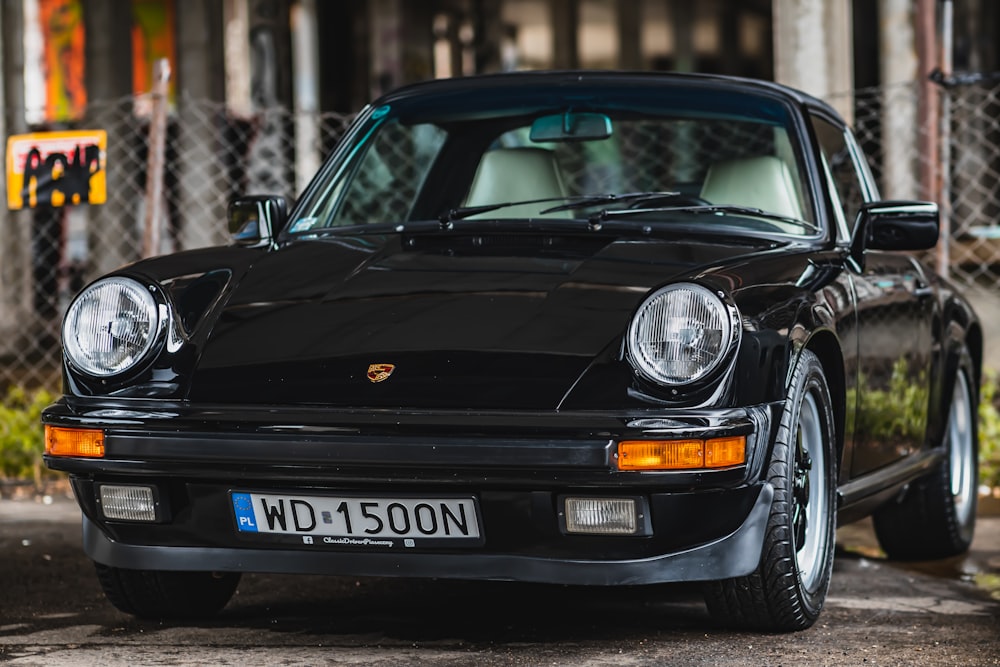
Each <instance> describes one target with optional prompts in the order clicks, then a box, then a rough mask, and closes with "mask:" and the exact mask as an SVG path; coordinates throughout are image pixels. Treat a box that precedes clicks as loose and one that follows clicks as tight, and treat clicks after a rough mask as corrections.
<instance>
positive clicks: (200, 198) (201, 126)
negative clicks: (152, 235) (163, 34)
mask: <svg viewBox="0 0 1000 667" xmlns="http://www.w3.org/2000/svg"><path fill="white" fill-rule="evenodd" d="M176 8H177V63H176V70H177V71H176V74H175V76H176V77H177V91H178V95H177V120H176V121H175V122H179V124H180V126H181V128H180V129H181V131H180V132H178V133H177V135H176V136H177V143H178V145H177V162H176V164H172V165H170V169H171V170H172V171H173V172H174V173H175V174H176V177H177V191H176V197H177V201H176V207H175V209H173V211H172V213H173V214H174V215H173V216H172V217H175V220H174V221H173V222H174V223H175V224H176V225H178V227H179V228H178V229H175V230H174V231H175V232H176V234H175V238H174V241H175V244H174V247H173V249H175V250H180V249H188V248H200V247H204V246H209V245H217V244H219V243H223V242H225V240H226V239H227V238H228V236H227V233H226V228H225V211H226V194H227V192H228V185H227V183H226V181H225V173H226V170H225V169H224V168H223V167H222V165H221V163H220V160H219V158H220V154H221V152H222V151H226V150H228V149H229V147H227V146H223V145H220V141H219V123H220V122H221V120H222V119H221V118H220V115H219V113H218V111H217V105H218V104H219V103H221V102H222V101H223V99H224V94H225V80H224V77H225V66H224V64H223V59H224V56H223V44H222V40H220V39H219V38H218V36H219V34H221V33H222V30H223V21H222V13H221V9H222V7H221V6H220V5H219V4H217V3H199V2H180V3H177V4H176Z"/></svg>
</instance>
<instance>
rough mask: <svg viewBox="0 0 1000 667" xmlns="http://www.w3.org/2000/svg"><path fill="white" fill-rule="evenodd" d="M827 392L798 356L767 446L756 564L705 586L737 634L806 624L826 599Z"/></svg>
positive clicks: (715, 610) (832, 500) (829, 502)
mask: <svg viewBox="0 0 1000 667" xmlns="http://www.w3.org/2000/svg"><path fill="white" fill-rule="evenodd" d="M831 406H832V402H831V399H830V390H829V387H828V385H827V382H826V376H825V375H824V373H823V366H822V364H821V363H820V361H819V359H818V358H817V357H816V355H815V354H813V353H812V352H810V351H808V350H806V351H803V353H802V355H801V357H800V358H799V362H798V364H797V366H796V368H795V373H794V375H793V377H792V382H791V387H790V388H789V392H788V399H787V400H786V402H785V408H784V412H783V413H782V417H781V424H780V426H779V427H778V434H777V437H776V439H775V442H774V448H773V451H772V454H771V460H770V464H769V466H768V472H767V477H768V482H769V483H770V484H771V485H772V486H773V487H774V501H773V502H772V504H771V513H770V516H769V517H768V522H767V533H766V535H765V537H764V547H763V550H762V552H761V558H760V564H759V565H758V566H757V569H756V570H755V571H754V572H753V573H751V574H750V575H748V576H745V577H737V578H734V579H725V580H722V581H713V582H709V583H708V584H706V585H705V589H704V594H705V603H706V604H707V606H708V611H709V613H710V614H711V615H712V617H713V618H714V619H715V620H717V621H718V622H720V623H722V624H723V625H725V626H728V627H732V628H740V629H752V630H764V631H769V632H789V631H793V630H803V629H805V628H808V627H809V626H811V625H812V624H813V623H814V622H815V621H816V618H817V617H818V616H819V614H820V611H822V609H823V603H824V602H825V600H826V593H827V590H828V589H829V586H830V574H831V572H832V570H833V552H834V545H835V530H836V479H837V476H836V468H837V463H836V431H835V425H834V417H833V409H832V407H831Z"/></svg>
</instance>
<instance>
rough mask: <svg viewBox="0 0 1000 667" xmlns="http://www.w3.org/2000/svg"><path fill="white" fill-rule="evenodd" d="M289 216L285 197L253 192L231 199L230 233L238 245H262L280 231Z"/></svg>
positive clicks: (228, 216)
mask: <svg viewBox="0 0 1000 667" xmlns="http://www.w3.org/2000/svg"><path fill="white" fill-rule="evenodd" d="M287 215H288V204H287V203H286V202H285V199H284V197H276V196H271V195H251V196H247V197H240V198H239V199H234V200H233V201H231V202H229V210H228V212H227V218H228V221H229V236H230V237H231V238H232V239H233V242H234V243H235V244H236V245H241V246H249V247H252V246H262V245H267V244H269V243H270V242H271V240H272V239H273V238H274V236H275V235H276V234H277V233H278V232H279V231H281V228H282V226H284V224H285V218H286V217H287Z"/></svg>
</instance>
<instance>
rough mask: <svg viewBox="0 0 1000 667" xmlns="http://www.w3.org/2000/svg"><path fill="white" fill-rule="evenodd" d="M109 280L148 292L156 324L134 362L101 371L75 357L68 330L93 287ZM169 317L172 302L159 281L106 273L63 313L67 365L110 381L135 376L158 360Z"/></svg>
mask: <svg viewBox="0 0 1000 667" xmlns="http://www.w3.org/2000/svg"><path fill="white" fill-rule="evenodd" d="M107 283H128V284H131V285H132V286H134V287H137V288H138V290H137V292H138V293H141V294H143V295H144V297H143V300H144V301H145V300H146V297H148V301H147V305H148V304H151V306H152V309H151V312H152V315H153V318H152V320H151V323H152V324H151V327H150V335H149V336H148V338H147V339H146V342H145V344H144V345H143V346H142V348H141V350H140V351H139V353H138V354H136V355H134V357H133V358H132V361H131V362H130V363H129V364H128V365H126V366H123V367H121V368H119V369H116V370H114V371H111V372H98V371H96V370H93V369H92V368H91V367H89V366H88V364H86V363H82V362H81V360H80V359H78V358H75V357H74V355H73V353H72V352H71V349H70V347H71V346H70V345H68V344H67V341H68V340H69V337H68V336H67V330H68V327H69V325H70V321H71V317H70V315H71V314H72V313H73V309H74V308H76V307H77V305H78V304H79V303H80V300H81V299H82V298H83V297H84V296H85V295H86V294H87V293H89V292H90V291H91V290H94V289H97V288H98V287H100V286H102V285H104V284H107ZM169 320H170V306H169V303H168V302H167V301H166V300H165V299H164V296H163V292H162V290H161V289H160V288H159V286H158V285H157V284H156V283H155V282H153V281H150V280H145V279H142V278H139V277H136V276H129V275H121V274H112V275H107V276H102V277H101V278H98V279H97V280H95V281H93V282H92V283H90V284H89V285H87V286H86V287H84V288H83V289H82V290H80V292H79V293H77V295H76V296H75V297H74V298H73V300H72V301H71V302H70V305H69V307H68V308H67V309H66V313H65V314H64V315H63V321H62V326H61V327H60V335H61V337H62V348H63V359H64V361H65V363H66V365H67V367H68V368H69V369H70V370H71V371H72V372H74V373H75V374H78V375H80V376H83V377H86V378H90V379H92V380H100V381H102V382H106V381H109V380H120V379H122V378H128V377H132V376H133V375H135V373H136V372H140V371H141V370H142V369H144V368H145V367H146V366H147V365H148V363H149V361H150V360H152V359H154V358H155V357H156V355H157V354H158V352H159V350H161V349H162V348H163V346H164V345H165V343H166V338H167V328H168V323H169Z"/></svg>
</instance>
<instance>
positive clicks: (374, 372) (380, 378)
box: [368, 364, 396, 382]
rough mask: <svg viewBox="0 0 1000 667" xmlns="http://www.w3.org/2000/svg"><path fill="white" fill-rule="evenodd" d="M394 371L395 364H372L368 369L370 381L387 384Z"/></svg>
mask: <svg viewBox="0 0 1000 667" xmlns="http://www.w3.org/2000/svg"><path fill="white" fill-rule="evenodd" d="M394 370H396V365H395V364H372V365H370V366H369V367H368V379H369V380H371V381H372V382H385V381H386V380H388V379H389V376H390V375H392V372H393V371H394Z"/></svg>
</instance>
